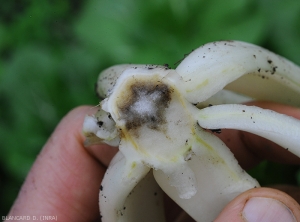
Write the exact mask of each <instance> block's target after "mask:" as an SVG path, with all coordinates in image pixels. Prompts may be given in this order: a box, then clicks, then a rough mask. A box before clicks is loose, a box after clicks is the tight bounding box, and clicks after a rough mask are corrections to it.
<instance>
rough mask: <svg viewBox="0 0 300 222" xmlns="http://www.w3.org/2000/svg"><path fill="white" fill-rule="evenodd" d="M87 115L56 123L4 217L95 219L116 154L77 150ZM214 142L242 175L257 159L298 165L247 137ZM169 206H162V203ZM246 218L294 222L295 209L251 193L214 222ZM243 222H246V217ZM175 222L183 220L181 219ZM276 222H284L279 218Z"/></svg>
mask: <svg viewBox="0 0 300 222" xmlns="http://www.w3.org/2000/svg"><path fill="white" fill-rule="evenodd" d="M252 105H257V106H260V107H263V108H268V109H273V110H275V111H277V112H281V113H286V114H288V115H291V116H294V117H296V118H299V119H300V112H299V110H298V109H296V108H292V107H287V106H283V105H279V104H273V103H255V104H252ZM90 109H91V108H90V107H79V108H76V109H75V110H73V111H71V112H70V113H69V114H68V115H67V116H66V117H65V118H64V119H63V120H62V121H61V123H60V124H59V125H58V127H57V128H56V130H55V131H54V133H53V134H52V136H51V137H50V139H49V140H48V142H47V143H46V145H45V146H44V148H43V150H42V151H41V153H40V155H39V156H38V158H37V160H36V161H35V163H34V165H33V167H32V169H31V171H30V172H29V174H28V176H27V178H26V181H25V183H24V185H23V187H22V189H21V191H20V193H19V196H18V198H17V200H16V202H15V203H14V205H13V207H12V209H11V211H10V213H9V215H14V216H16V215H28V216H36V217H37V218H38V217H39V216H43V215H53V216H57V219H58V221H95V220H97V219H99V217H100V214H99V210H98V193H99V185H100V183H101V181H102V179H103V176H104V173H105V170H106V167H107V166H108V164H109V162H110V160H111V158H112V157H113V155H114V154H115V153H116V152H117V148H112V147H109V146H106V145H97V146H93V147H89V148H88V149H86V148H85V147H83V145H82V144H83V141H84V137H83V136H82V134H81V128H82V122H83V118H84V116H85V115H86V114H87V113H88V112H89V110H90ZM220 138H221V139H223V141H224V142H225V143H226V144H227V145H228V146H229V147H230V148H231V150H232V151H233V153H234V154H235V156H236V158H237V159H238V160H239V163H240V164H241V166H242V167H243V168H245V169H249V168H250V167H252V166H254V165H255V164H257V163H258V162H259V161H260V160H261V159H270V160H274V161H280V162H284V163H289V164H291V163H292V164H299V163H300V160H299V158H298V157H296V156H294V155H293V154H291V153H289V152H288V151H286V150H284V149H282V148H280V147H278V146H277V145H275V144H273V143H272V142H269V141H267V140H265V139H262V138H260V137H257V136H254V135H252V134H249V133H244V132H240V131H235V130H222V133H221V134H220ZM229 138H230V140H228V139H229ZM280 188H282V187H280ZM289 189H290V188H289ZM285 191H287V190H285ZM298 193H299V190H298V189H297V188H295V189H293V192H290V193H289V194H290V195H291V196H292V197H294V198H295V199H296V200H297V201H299V200H300V198H299V197H298V198H297V194H298ZM252 197H259V198H252ZM249 200H250V201H249ZM274 200H275V201H274ZM276 200H277V201H276ZM278 201H279V202H278ZM169 202H170V201H168V200H167V203H169ZM280 202H281V203H283V204H284V205H282V204H280ZM272 203H273V204H272ZM271 204H272V205H271ZM251 206H252V207H251ZM253 206H256V208H253ZM257 206H258V207H257ZM270 206H272V207H270ZM288 209H289V210H288ZM247 210H248V211H247ZM273 211H274V212H273ZM174 212H175V211H174V208H173V205H172V204H170V205H167V207H166V213H167V218H168V220H169V221H174V217H175V216H176V217H177V216H178V215H176V214H175V213H174ZM177 212H179V211H177ZM247 212H252V213H251V215H252V216H257V215H259V213H261V212H262V213H263V214H264V215H265V216H266V215H267V216H273V219H271V220H266V221H274V217H275V219H276V220H277V221H278V219H279V216H288V215H292V214H291V213H290V212H293V215H294V216H295V218H296V219H297V220H300V208H299V205H298V204H297V202H296V201H295V200H294V199H292V198H291V197H290V196H288V195H286V194H285V193H282V192H280V191H278V190H274V189H268V188H256V189H252V190H249V191H247V192H245V193H243V194H241V195H240V196H238V197H237V198H236V199H234V200H233V201H232V202H231V203H229V204H228V205H227V206H226V208H225V209H224V210H223V211H222V213H221V214H220V215H219V217H218V218H217V219H216V221H244V219H243V217H247V215H246V213H247ZM284 212H285V213H284ZM266 213H267V214H266ZM248 215H249V214H248ZM181 216H182V215H181ZM269 219H270V218H269ZM248 220H249V221H251V220H250V219H249V217H248ZM181 221H187V219H186V218H184V217H182V219H181ZM256 221H257V220H256ZM282 221H289V220H288V219H286V218H285V219H284V220H282Z"/></svg>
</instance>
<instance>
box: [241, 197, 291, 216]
mask: <svg viewBox="0 0 300 222" xmlns="http://www.w3.org/2000/svg"><path fill="white" fill-rule="evenodd" d="M242 215H243V217H244V219H245V220H246V221H247V222H269V221H270V222H271V221H272V222H273V221H285V222H294V221H295V222H296V218H295V216H294V215H293V213H292V211H291V210H290V209H289V208H288V207H287V206H286V205H285V204H283V203H282V202H280V201H278V200H275V199H272V198H265V197H252V198H251V199H249V200H248V201H247V203H246V205H245V207H244V209H243V213H242Z"/></svg>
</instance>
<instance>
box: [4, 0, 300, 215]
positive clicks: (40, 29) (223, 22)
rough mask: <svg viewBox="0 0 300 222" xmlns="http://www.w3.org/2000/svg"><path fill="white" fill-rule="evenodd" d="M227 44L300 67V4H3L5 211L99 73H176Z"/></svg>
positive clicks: (269, 0)
mask: <svg viewBox="0 0 300 222" xmlns="http://www.w3.org/2000/svg"><path fill="white" fill-rule="evenodd" d="M225 39H235V40H242V41H247V42H252V43H255V44H258V45H261V46H264V47H266V48H268V49H270V50H272V51H275V52H276V53H279V54H281V55H283V56H285V57H287V58H289V59H290V60H292V61H294V62H295V63H298V64H300V54H299V52H298V50H299V48H300V5H299V2H298V1H296V0H285V1H281V0H252V1H250V0H227V1H223V0H210V1H205V0H186V1H182V0H168V1H166V0H151V1H134V0H115V1H111V0H87V1H83V0H65V1H60V0H44V1H36V0H23V1H18V0H11V1H5V2H4V1H1V3H0V58H1V59H0V141H1V143H0V150H1V154H0V209H1V212H0V214H1V215H6V214H7V212H8V210H9V208H10V206H11V204H12V202H13V200H14V199H15V197H16V195H17V193H18V190H19V188H20V186H21V184H22V182H23V180H24V178H25V177H26V174H27V172H28V170H29V169H30V167H31V165H32V163H33V161H34V159H35V158H36V156H37V154H38V153H39V151H40V149H41V147H42V146H43V144H44V143H45V141H46V140H47V138H48V137H49V135H50V134H51V132H52V131H53V129H54V127H55V126H56V124H57V123H58V122H59V120H60V119H61V118H62V117H63V116H64V115H65V114H66V113H67V112H68V111H69V110H71V109H72V108H74V107H76V106H79V105H83V104H93V105H95V104H97V103H98V100H97V98H96V97H95V96H94V91H93V88H94V83H95V81H96V78H97V75H98V73H99V72H100V71H101V70H102V69H104V68H106V67H107V66H110V65H113V64H118V63H148V64H149V63H153V64H165V63H168V64H170V65H171V66H173V67H174V63H175V62H177V61H178V60H180V59H181V58H182V57H183V55H184V54H185V53H188V52H190V51H191V50H192V49H195V48H197V47H199V46H200V45H202V44H204V43H206V42H211V41H216V40H225ZM291 168H292V169H291ZM279 172H280V175H284V177H283V176H282V177H279ZM252 173H253V174H254V175H255V176H256V177H258V179H259V180H260V181H261V182H262V184H268V183H272V182H274V181H276V182H278V183H282V182H285V181H288V182H291V183H295V182H296V179H297V174H296V173H297V168H295V167H285V168H284V167H282V166H278V165H276V164H275V165H274V164H269V163H266V162H264V163H262V164H261V165H260V166H259V167H258V168H257V169H256V170H254V171H253V172H252Z"/></svg>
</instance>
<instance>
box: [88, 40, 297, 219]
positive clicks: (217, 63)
mask: <svg viewBox="0 0 300 222" xmlns="http://www.w3.org/2000/svg"><path fill="white" fill-rule="evenodd" d="M97 92H98V94H99V96H100V97H103V98H105V99H104V100H103V101H102V102H101V104H100V109H99V111H98V112H97V113H96V114H95V115H93V116H87V117H86V118H85V121H84V125H83V132H84V134H85V135H86V138H87V140H86V143H85V144H86V145H87V146H88V145H91V144H95V143H103V142H104V143H107V144H110V145H112V146H119V152H118V154H117V155H116V156H115V158H114V159H113V160H112V162H111V164H110V166H109V168H108V170H107V172H106V174H105V177H104V179H103V182H102V186H101V191H100V195H99V196H100V211H101V215H102V221H104V222H105V221H109V222H114V221H130V222H135V221H146V220H147V221H164V211H163V204H162V200H163V196H162V195H163V192H162V191H161V190H160V189H162V190H163V191H164V192H165V193H166V194H167V195H169V196H170V197H171V198H172V199H173V200H174V201H175V202H176V203H177V204H178V205H179V206H181V207H182V209H184V210H185V211H186V212H187V213H188V214H189V215H190V216H191V217H193V218H194V219H195V220H196V221H200V220H201V221H212V220H214V218H215V217H216V216H217V215H218V214H219V213H220V211H221V210H222V209H223V207H224V206H225V205H226V204H227V203H228V202H229V201H231V200H232V199H233V198H235V197H236V196H237V195H239V194H240V193H242V192H244V191H246V190H248V189H250V188H253V187H258V186H259V184H258V182H257V181H256V180H255V179H253V178H251V177H250V176H249V175H248V174H247V173H246V172H245V171H244V170H243V169H241V167H240V166H239V165H238V162H237V160H236V159H235V158H234V156H233V154H232V153H231V151H230V150H229V149H228V148H227V147H226V145H225V144H224V143H223V142H222V141H221V140H220V139H218V138H217V137H216V136H215V135H213V134H212V133H210V132H208V131H206V130H205V129H211V130H213V131H218V132H219V131H220V130H221V128H232V129H239V130H244V131H248V132H251V133H254V134H258V135H260V136H262V137H265V138H267V139H270V140H272V141H274V142H275V143H278V144H279V145H281V146H284V147H289V148H290V149H289V150H291V151H292V152H293V153H294V154H296V155H298V156H300V149H299V147H298V144H300V121H299V120H296V119H294V118H291V117H287V116H285V115H282V114H278V113H276V112H273V111H270V110H263V109H260V108H257V107H248V106H244V105H239V104H236V103H241V102H246V101H251V100H256V99H264V100H270V101H275V102H282V103H285V104H290V105H296V106H300V102H299V101H300V100H299V96H300V68H299V67H298V66H296V65H295V64H293V63H291V62H290V61H287V60H286V59H284V58H282V57H280V56H278V55H275V54H274V53H272V52H269V51H267V50H265V49H263V48H260V47H258V46H254V45H251V44H248V43H243V42H236V41H221V42H215V43H210V44H207V45H204V46H202V47H200V48H198V49H196V50H194V51H193V52H192V53H191V54H190V55H188V56H187V57H186V58H185V59H184V60H183V61H182V62H181V64H180V65H179V66H178V67H177V68H176V70H172V69H169V68H168V67H166V66H155V65H129V64H123V65H117V66H113V67H110V68H108V69H106V70H104V71H103V72H102V73H101V74H100V76H99V79H98V82H97ZM193 104H197V106H195V105H193ZM209 104H212V105H214V106H209V107H207V106H208V105H209ZM220 104H223V105H220ZM205 107H206V108H205ZM199 108H201V109H199ZM202 108H203V109H202ZM289 129H292V132H289ZM151 193H152V194H153V195H154V196H153V195H151ZM141 200H142V201H141ZM136 208H138V210H137V209H136Z"/></svg>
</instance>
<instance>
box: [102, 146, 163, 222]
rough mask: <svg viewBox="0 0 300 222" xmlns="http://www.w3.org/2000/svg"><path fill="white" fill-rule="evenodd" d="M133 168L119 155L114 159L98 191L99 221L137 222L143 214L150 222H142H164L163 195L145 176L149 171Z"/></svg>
mask: <svg viewBox="0 0 300 222" xmlns="http://www.w3.org/2000/svg"><path fill="white" fill-rule="evenodd" d="M132 166H133V165H132V163H128V161H126V159H125V158H124V156H123V154H122V153H121V152H118V153H117V154H116V156H115V157H114V158H113V160H112V162H111V164H110V166H109V168H108V169H107V171H106V174H105V176H104V179H103V181H102V184H101V188H100V194H99V202H100V206H101V208H100V211H101V216H102V221H130V222H138V221H140V219H141V215H142V214H143V213H147V217H148V219H149V220H145V221H164V220H163V219H164V212H163V201H162V196H163V194H162V192H161V190H160V189H159V187H158V186H157V184H156V183H154V180H153V176H151V175H149V176H146V175H147V173H148V172H149V170H150V168H148V167H146V166H144V165H143V164H134V167H132ZM145 176H146V177H145ZM143 178H144V179H143ZM143 180H144V181H143ZM141 198H145V199H141ZM143 200H144V203H142V202H143ZM146 200H147V201H146ZM145 201H146V202H145ZM137 209H139V210H137ZM151 219H152V220H151Z"/></svg>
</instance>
